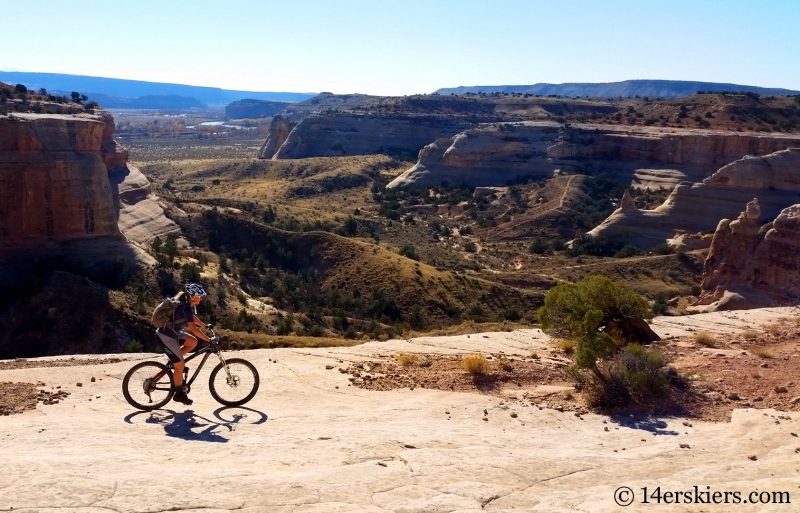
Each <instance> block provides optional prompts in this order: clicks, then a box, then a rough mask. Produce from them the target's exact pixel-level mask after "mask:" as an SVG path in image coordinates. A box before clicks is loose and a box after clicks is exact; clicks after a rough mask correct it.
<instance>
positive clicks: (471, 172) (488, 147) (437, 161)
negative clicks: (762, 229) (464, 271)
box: [390, 122, 800, 186]
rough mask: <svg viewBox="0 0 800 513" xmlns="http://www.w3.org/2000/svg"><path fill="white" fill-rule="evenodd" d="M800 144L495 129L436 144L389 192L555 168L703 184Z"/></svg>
mask: <svg viewBox="0 0 800 513" xmlns="http://www.w3.org/2000/svg"><path fill="white" fill-rule="evenodd" d="M792 146H800V137H797V136H791V135H786V134H767V135H761V134H755V133H752V134H751V133H748V134H739V133H735V132H733V133H732V132H721V131H714V130H682V131H680V133H674V131H672V130H668V129H663V128H652V127H636V128H624V127H609V126H607V125H585V124H584V125H574V126H569V127H565V126H563V125H559V124H556V123H551V122H522V123H493V124H486V125H481V126H480V127H478V128H474V129H470V130H466V131H464V132H462V133H459V134H458V135H456V136H454V137H451V138H449V139H440V140H436V141H435V142H434V143H433V144H431V145H429V146H427V147H426V148H425V149H423V151H422V152H420V156H419V160H418V162H417V164H416V165H415V166H413V167H412V168H411V169H409V170H408V171H406V172H405V173H404V174H403V175H401V176H400V177H398V178H397V179H396V180H395V181H394V182H392V184H390V186H398V185H408V184H411V183H425V184H432V183H439V182H441V181H442V180H449V181H466V182H468V183H470V184H471V185H476V186H478V185H482V186H485V185H502V184H505V183H506V181H508V180H511V179H514V178H515V177H517V176H525V175H541V174H550V173H552V172H553V171H555V170H556V169H561V170H563V171H570V172H581V173H587V174H594V173H603V174H605V175H608V176H612V177H615V178H616V179H618V180H621V181H625V182H634V183H635V182H642V181H648V180H649V181H650V182H652V183H648V184H649V185H651V186H652V185H654V184H659V185H665V186H674V185H676V184H677V183H679V182H680V181H682V180H689V181H700V180H702V179H704V178H705V177H707V176H709V175H710V174H712V173H713V172H714V171H716V170H717V169H719V168H720V167H721V166H724V165H725V164H728V163H731V162H733V161H735V160H737V159H740V158H742V157H744V156H746V155H766V154H769V153H772V152H775V151H778V150H783V149H786V148H789V147H792Z"/></svg>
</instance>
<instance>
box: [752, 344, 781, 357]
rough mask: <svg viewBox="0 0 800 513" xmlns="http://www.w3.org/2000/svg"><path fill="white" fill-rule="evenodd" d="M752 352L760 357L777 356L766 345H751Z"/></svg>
mask: <svg viewBox="0 0 800 513" xmlns="http://www.w3.org/2000/svg"><path fill="white" fill-rule="evenodd" d="M749 350H750V352H751V353H753V354H754V355H756V356H758V357H759V358H775V355H774V354H773V353H772V351H770V350H769V348H767V347H765V346H751V347H750V349H749Z"/></svg>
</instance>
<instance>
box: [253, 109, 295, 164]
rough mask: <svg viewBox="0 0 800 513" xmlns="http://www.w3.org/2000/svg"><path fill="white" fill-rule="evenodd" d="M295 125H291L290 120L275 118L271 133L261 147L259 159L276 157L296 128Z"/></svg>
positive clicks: (270, 125)
mask: <svg viewBox="0 0 800 513" xmlns="http://www.w3.org/2000/svg"><path fill="white" fill-rule="evenodd" d="M294 125H295V124H294V123H290V122H289V120H288V119H286V118H285V117H283V116H275V117H274V118H272V121H271V122H270V124H269V133H268V134H267V140H266V141H264V144H262V145H261V149H260V150H259V151H258V158H260V159H271V158H272V157H274V156H275V153H276V152H277V151H278V148H280V147H281V146H283V143H285V142H286V139H288V138H289V133H290V132H291V131H292V128H294Z"/></svg>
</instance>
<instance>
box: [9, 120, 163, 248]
mask: <svg viewBox="0 0 800 513" xmlns="http://www.w3.org/2000/svg"><path fill="white" fill-rule="evenodd" d="M113 134H114V120H113V117H112V116H111V115H110V114H109V113H107V112H105V111H101V110H99V109H98V110H97V111H96V113H93V114H92V113H83V114H78V115H53V114H27V113H26V114H13V115H12V116H0V257H3V259H5V258H6V257H10V258H13V257H15V256H20V255H26V254H31V253H33V254H37V255H42V256H43V255H45V254H51V253H52V254H59V255H61V256H65V257H67V256H70V255H78V256H81V257H82V258H83V259H84V260H87V259H88V260H91V259H94V258H107V257H113V256H114V255H116V254H124V255H127V256H130V257H131V258H132V259H133V260H137V261H147V260H148V258H147V257H146V255H144V254H143V253H142V252H141V251H137V250H136V249H133V248H131V247H128V246H127V245H126V244H125V239H126V237H127V238H128V239H129V240H131V241H134V242H144V241H146V240H147V238H148V237H146V236H144V235H143V233H142V232H144V231H149V232H153V233H166V232H176V231H178V227H177V225H174V223H172V222H171V221H169V220H167V219H166V218H165V217H164V214H163V210H162V209H160V207H159V208H157V209H156V208H154V206H153V204H152V202H153V201H154V199H153V198H152V197H150V196H149V183H147V180H146V179H145V178H144V177H143V176H142V175H141V174H140V173H139V172H138V170H136V169H135V168H129V167H128V166H127V160H128V152H127V151H125V150H122V149H119V148H118V147H117V145H116V142H115V141H114V139H113ZM109 175H111V176H112V177H113V178H112V179H109ZM122 175H124V176H126V177H127V176H137V175H138V177H137V178H136V180H133V181H130V180H129V181H128V182H127V183H126V179H124V178H123V179H119V177H120V176H122ZM134 191H139V192H137V193H134ZM142 193H144V194H142ZM148 203H149V204H148ZM153 236H155V235H153Z"/></svg>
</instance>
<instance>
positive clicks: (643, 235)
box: [589, 148, 800, 247]
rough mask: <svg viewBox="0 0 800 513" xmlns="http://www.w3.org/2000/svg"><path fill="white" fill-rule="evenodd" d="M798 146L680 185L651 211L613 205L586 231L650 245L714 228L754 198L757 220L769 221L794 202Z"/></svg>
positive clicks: (799, 180)
mask: <svg viewBox="0 0 800 513" xmlns="http://www.w3.org/2000/svg"><path fill="white" fill-rule="evenodd" d="M798 191H800V148H789V149H786V150H782V151H777V152H774V153H771V154H769V155H765V156H762V157H750V156H747V157H744V158H741V159H739V160H737V161H735V162H732V163H730V164H728V165H726V166H723V167H722V168H720V169H719V170H718V171H717V172H716V173H714V174H713V175H711V176H710V177H708V178H706V179H705V180H703V181H702V182H700V183H693V184H690V183H686V182H684V183H682V184H680V185H678V186H677V187H675V188H674V189H673V191H672V193H671V194H670V195H669V197H668V198H667V200H666V201H665V202H664V203H663V204H662V205H660V206H658V207H657V208H655V209H654V210H625V211H623V210H620V209H617V210H616V211H615V212H614V213H612V214H611V215H610V216H609V217H608V218H607V219H606V220H605V221H603V222H602V223H601V224H600V225H599V226H597V227H596V228H594V229H593V230H591V231H590V232H589V234H590V235H593V236H600V237H604V238H606V239H610V240H615V241H620V242H625V243H630V244H636V245H639V246H642V247H651V246H655V245H658V244H663V243H665V242H666V241H667V240H668V239H672V238H673V237H675V236H676V235H680V234H682V233H697V232H710V231H713V230H714V229H715V228H716V226H717V223H718V222H719V220H720V219H731V218H734V217H736V216H737V215H738V213H739V212H740V211H741V208H742V205H744V204H745V203H747V202H748V201H750V200H752V199H753V198H754V197H756V198H758V203H759V208H760V212H761V217H762V219H766V220H770V219H774V218H775V217H776V216H777V215H778V214H779V213H780V212H781V210H782V209H784V208H786V207H788V206H790V205H793V204H795V203H797V201H798Z"/></svg>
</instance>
